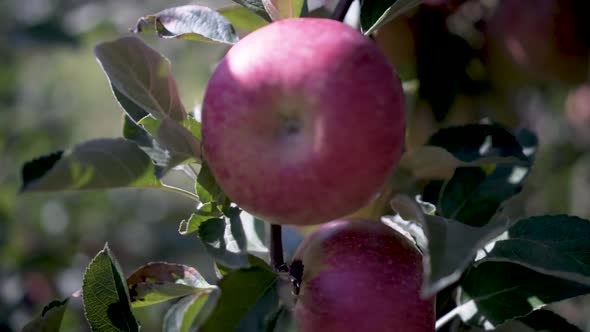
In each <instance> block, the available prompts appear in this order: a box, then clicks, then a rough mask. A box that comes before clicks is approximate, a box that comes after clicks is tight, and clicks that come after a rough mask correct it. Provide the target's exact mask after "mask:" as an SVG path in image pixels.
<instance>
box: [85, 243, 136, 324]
mask: <svg viewBox="0 0 590 332" xmlns="http://www.w3.org/2000/svg"><path fill="white" fill-rule="evenodd" d="M82 299H83V302H84V313H85V315H86V320H88V323H89V324H90V327H91V328H92V330H93V331H125V332H128V331H139V328H140V326H139V323H138V322H137V320H136V319H135V317H134V316H133V313H132V312H131V305H130V304H129V293H128V290H127V284H126V283H125V279H123V274H122V273H121V269H120V267H119V263H118V262H117V260H116V259H115V257H114V256H113V254H112V252H111V251H110V249H109V247H108V245H105V247H104V249H103V250H101V251H100V252H99V253H98V254H97V255H96V256H95V257H94V259H93V260H92V261H91V262H90V265H88V267H87V268H86V272H85V273H84V279H83V282H82Z"/></svg>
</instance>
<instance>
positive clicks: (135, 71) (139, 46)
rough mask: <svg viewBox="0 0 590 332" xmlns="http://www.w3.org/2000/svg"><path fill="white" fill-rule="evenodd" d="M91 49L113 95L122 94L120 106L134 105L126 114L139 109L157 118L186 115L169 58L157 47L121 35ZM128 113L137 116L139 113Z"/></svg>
mask: <svg viewBox="0 0 590 332" xmlns="http://www.w3.org/2000/svg"><path fill="white" fill-rule="evenodd" d="M94 53H95V55H96V58H97V59H98V61H99V64H100V65H101V67H102V69H103V70H104V72H105V74H106V75H107V78H108V79H109V81H110V83H111V87H112V88H113V92H114V93H115V96H116V97H117V96H123V97H124V98H123V102H121V100H120V99H119V98H117V99H118V100H119V102H120V103H121V106H125V105H133V109H134V110H135V111H134V112H129V111H128V114H129V113H137V110H138V109H141V110H143V111H145V112H147V113H149V114H151V115H152V116H153V117H154V118H156V119H164V118H166V117H170V118H172V119H173V120H175V121H177V122H182V121H184V120H185V119H186V117H187V116H188V115H187V113H186V111H185V109H184V106H183V105H182V103H181V101H180V97H179V95H178V88H177V86H176V80H175V79H174V77H173V76H172V69H171V67H170V61H168V59H166V58H165V57H164V56H163V55H161V54H160V53H159V52H158V51H156V50H154V49H153V48H151V47H149V46H148V45H146V44H145V43H144V42H143V41H141V40H140V39H138V38H136V37H124V38H120V39H117V40H115V41H111V42H105V43H101V44H99V45H98V46H96V48H95V49H94ZM126 111H127V109H126ZM129 115H130V116H131V118H132V119H134V120H136V117H137V115H139V114H135V116H134V114H129ZM136 121H137V120H136Z"/></svg>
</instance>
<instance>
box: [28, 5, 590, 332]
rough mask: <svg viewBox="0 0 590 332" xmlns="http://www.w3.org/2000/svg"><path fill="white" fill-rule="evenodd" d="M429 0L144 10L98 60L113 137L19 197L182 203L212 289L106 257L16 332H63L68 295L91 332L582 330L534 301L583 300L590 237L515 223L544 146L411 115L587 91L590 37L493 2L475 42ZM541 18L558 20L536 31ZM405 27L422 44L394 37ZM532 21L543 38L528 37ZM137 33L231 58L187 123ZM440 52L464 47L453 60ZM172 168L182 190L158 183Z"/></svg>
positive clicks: (185, 272)
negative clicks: (486, 99)
mask: <svg viewBox="0 0 590 332" xmlns="http://www.w3.org/2000/svg"><path fill="white" fill-rule="evenodd" d="M423 2H424V3H421V1H419V0H397V1H396V0H391V1H369V0H365V1H360V2H358V1H347V0H343V1H305V0H299V1H296V0H289V1H288V0H247V1H246V0H235V5H232V6H229V7H222V8H216V9H211V8H207V7H203V6H200V5H198V4H191V5H186V6H181V7H174V8H168V9H164V10H162V11H161V12H158V13H155V14H150V15H146V16H143V17H141V18H140V19H139V20H138V22H137V24H136V25H135V26H134V27H133V29H132V32H133V33H134V34H135V35H136V36H126V37H122V38H120V39H117V40H112V41H105V42H103V43H100V44H99V45H97V46H96V48H95V55H96V59H97V60H98V64H99V65H100V67H101V68H102V69H103V71H104V73H105V75H106V78H107V82H105V83H106V84H109V86H110V88H111V89H112V93H113V96H114V98H115V99H116V100H117V102H118V104H119V106H120V107H121V110H122V111H123V114H124V120H123V125H122V126H123V128H122V137H118V138H101V139H94V140H89V141H86V142H82V143H80V144H78V145H76V146H74V147H71V148H70V149H68V150H67V151H59V152H54V153H50V154H47V155H45V156H41V157H39V158H37V159H34V160H32V161H30V162H28V163H26V164H25V165H24V166H23V167H22V189H21V191H22V192H23V193H30V192H54V191H65V190H68V191H76V190H98V189H100V190H105V189H111V188H121V187H137V188H156V189H161V190H166V191H169V192H170V195H183V196H186V197H189V198H191V199H193V200H194V202H195V210H194V212H193V213H192V215H190V216H187V218H186V219H185V220H182V221H180V224H179V228H178V233H179V234H178V236H179V237H180V236H185V237H191V238H193V239H194V241H199V242H201V243H202V248H203V250H205V251H206V253H207V255H210V256H211V257H212V258H213V259H214V260H215V272H216V276H217V278H216V280H207V279H205V278H204V277H203V276H202V275H201V273H200V272H199V266H187V265H182V264H176V263H173V262H161V261H153V262H146V264H145V265H143V266H140V267H130V266H120V264H119V263H118V262H117V259H116V253H115V252H113V251H111V249H110V248H109V246H108V244H105V246H104V249H103V250H101V251H100V252H98V253H97V254H96V256H95V257H94V259H93V260H92V261H91V262H90V264H89V265H88V267H87V269H86V272H85V274H84V276H83V285H82V289H81V290H80V292H76V293H75V294H73V295H72V297H71V298H66V299H60V300H56V301H54V302H52V303H50V304H48V305H47V306H46V307H45V309H44V310H43V311H42V313H40V314H39V316H38V317H37V318H36V319H35V320H33V321H31V322H30V323H29V324H28V325H27V326H26V327H25V328H24V331H56V330H59V326H60V323H61V320H62V316H63V314H64V312H65V310H67V304H68V302H70V301H80V300H81V301H82V302H83V304H84V309H85V317H86V320H87V322H88V324H89V326H90V328H91V329H92V330H93V331H139V330H140V328H141V322H140V321H138V320H137V319H136V318H135V316H134V309H135V308H139V307H145V306H151V305H154V304H158V303H161V302H164V301H174V304H173V305H172V306H171V307H170V309H169V310H168V311H167V313H166V314H165V316H164V317H162V330H163V331H167V332H172V331H362V330H367V331H408V332H412V331H434V330H438V331H481V330H498V331H540V330H550V331H577V330H578V328H577V327H575V326H574V325H572V324H570V323H569V322H567V321H566V320H565V319H564V318H562V317H560V316H558V315H557V314H555V313H554V312H552V311H549V310H545V309H543V307H544V306H545V305H546V304H549V303H552V302H557V301H561V300H564V299H568V298H573V297H577V296H581V295H585V294H588V293H590V268H589V266H590V254H589V253H590V241H588V239H590V222H589V221H588V220H585V219H583V218H580V217H576V216H573V215H567V214H552V215H533V216H531V215H527V214H526V213H525V211H524V209H523V199H522V196H523V190H524V189H525V185H526V184H527V179H528V177H529V174H530V173H531V172H533V170H534V168H533V167H534V164H535V160H536V159H537V157H538V156H537V151H538V148H539V139H538V138H537V136H536V134H535V133H534V132H533V131H532V130H530V129H527V128H525V127H509V126H506V125H503V123H502V121H501V120H502V116H497V117H493V116H487V117H483V116H478V115H475V116H473V118H469V119H467V121H463V123H462V124H461V125H451V126H444V125H437V126H436V128H434V127H433V126H430V127H428V126H421V123H420V116H421V113H420V112H421V105H423V104H426V105H429V107H430V109H431V110H432V114H434V115H433V119H430V121H438V122H439V123H444V121H443V120H444V119H445V118H446V117H448V116H451V115H450V111H451V110H452V107H451V105H455V98H457V97H456V96H457V95H469V94H477V93H478V92H479V91H481V90H483V89H487V88H488V86H486V84H490V85H493V86H495V87H494V88H493V89H496V91H498V93H499V94H500V95H503V96H507V95H509V94H510V93H511V91H513V89H517V86H518V84H522V82H519V80H521V79H522V80H523V81H525V82H527V83H526V84H538V83H539V82H542V83H540V84H548V83H547V82H551V81H563V82H567V83H568V84H569V83H571V82H572V81H576V83H581V82H583V81H584V80H585V79H586V78H585V76H584V74H583V70H587V67H588V59H589V58H590V57H589V56H588V55H590V44H589V43H588V40H590V38H588V39H585V37H588V36H590V33H589V32H588V27H587V24H586V25H584V24H583V23H581V22H580V20H576V19H572V18H570V17H566V18H563V17H562V15H565V14H563V13H571V14H572V15H573V16H574V17H577V16H579V15H578V12H579V11H580V10H582V9H584V7H583V5H580V4H578V2H576V1H573V0H572V1H565V0H563V1H558V0H544V1H539V3H541V4H539V6H541V7H542V8H541V9H540V10H539V13H541V14H540V15H538V16H535V17H532V18H531V17H529V16H523V18H522V19H518V18H519V17H518V15H524V14H522V12H523V11H524V10H526V9H527V8H530V7H531V6H532V4H531V1H516V0H514V1H510V0H505V1H502V2H501V4H499V5H497V8H495V10H496V11H497V12H494V13H493V14H490V15H489V20H488V21H487V22H488V23H489V24H488V25H487V26H486V28H485V29H483V32H481V31H479V30H477V29H476V28H477V27H478V25H477V24H475V23H474V22H471V23H474V24H473V25H472V26H470V27H471V28H474V29H476V30H474V31H470V30H469V28H461V27H462V26H461V25H460V24H458V23H457V20H458V19H459V18H461V15H459V14H461V13H463V14H465V15H467V14H466V13H471V14H473V13H474V11H473V10H472V11H469V8H467V9H466V7H465V6H472V7H474V6H478V7H477V8H479V9H480V12H476V13H480V14H479V15H480V16H482V15H484V14H481V12H484V9H486V7H485V4H483V3H484V2H483V1H432V0H431V1H426V0H425V1H423ZM417 6H420V7H419V8H426V9H425V10H421V11H419V12H418V13H415V11H416V8H417ZM505 7H506V8H505ZM523 8H524V9H523ZM554 8H561V9H563V10H562V11H560V12H559V13H560V14H559V15H558V17H557V18H556V19H549V20H547V19H546V18H545V17H546V16H551V15H552V13H554V11H553V9H554ZM488 10H489V8H488ZM408 13H415V14H414V15H415V16H420V15H424V16H425V17H427V18H428V19H427V20H422V21H420V22H424V21H425V22H428V24H423V23H416V22H418V21H412V19H411V15H410V14H408ZM450 13H453V14H452V15H451V14H450ZM457 13H459V14H457ZM515 15H516V16H517V19H515V18H514V17H513V16H515ZM475 16H477V15H475ZM484 16H485V15H484ZM458 17H459V18H458ZM462 19H463V21H461V22H463V23H465V21H466V19H465V17H463V18H462ZM469 19H473V15H471V16H469V17H468V19H467V21H469ZM479 19H481V17H479V18H475V19H473V20H476V21H477V20H479ZM546 21H550V22H551V24H549V25H546V26H545V25H543V24H542V23H537V22H546ZM454 23H457V24H455V25H453V24H454ZM404 24H407V25H406V28H408V29H410V30H411V31H412V33H413V34H415V35H416V36H418V37H420V36H421V37H420V38H417V37H416V38H415V40H412V41H408V40H403V39H396V38H393V39H392V38H390V37H388V33H393V34H394V36H395V29H399V28H400V27H403V26H404ZM536 25H541V26H542V29H544V30H543V31H546V34H547V35H549V36H551V38H548V39H547V41H548V42H547V43H543V41H542V40H537V39H535V38H534V37H531V36H530V35H534V34H535V33H536V30H535V26H536ZM453 29H455V30H453ZM568 29H569V30H568ZM449 30H452V31H451V32H452V33H449ZM563 31H570V32H571V35H568V36H569V37H571V38H565V39H560V38H559V37H560V35H559V33H563ZM478 33H480V34H478ZM142 34H156V35H157V36H158V37H160V38H166V39H177V40H178V42H179V43H190V42H194V41H196V42H210V43H222V44H227V45H229V46H230V47H229V51H228V52H227V54H226V55H225V57H224V58H223V59H222V61H221V62H220V63H218V64H216V66H215V70H214V72H213V74H212V75H211V78H210V80H209V83H208V86H207V91H206V93H205V97H204V99H203V101H202V104H201V107H200V108H199V109H198V110H197V111H195V112H194V113H193V112H189V111H187V108H186V107H185V106H184V105H183V104H182V102H181V100H180V98H179V94H178V86H177V83H176V81H175V78H174V76H173V74H172V64H171V62H170V61H169V60H168V59H167V58H165V57H164V56H163V55H162V54H160V53H159V52H158V51H156V50H155V49H153V48H151V47H150V46H148V45H147V44H146V43H145V42H144V41H143V40H142V39H141V36H142ZM474 35H477V36H480V37H481V38H484V39H483V40H485V41H489V43H488V44H486V45H487V46H486V48H485V50H487V51H488V53H486V55H485V56H483V58H486V59H487V61H488V62H486V63H485V64H482V63H478V62H474V60H473V59H474V58H476V55H475V53H474V52H471V51H470V50H472V46H473V45H470V44H469V43H468V42H472V43H477V42H478V38H476V37H473V36H474ZM505 35H509V38H503V37H502V36H505ZM457 36H463V37H465V38H463V39H461V40H458V39H457V38H458V37H457ZM479 42H481V40H479ZM449 45H452V46H453V47H455V46H457V45H461V46H460V47H463V48H464V49H465V50H467V51H466V52H464V53H462V55H463V57H455V56H452V55H449V53H447V51H446V50H445V48H446V47H447V46H448V47H451V46H449ZM410 50H411V51H414V52H415V54H414V55H413V56H412V58H413V59H415V60H416V64H415V66H413V67H411V66H407V64H408V63H407V62H405V59H406V58H405V57H404V54H406V55H407V53H408V52H409V51H410ZM561 54H565V55H566V59H565V60H564V59H557V60H556V58H558V57H559V55H561ZM477 57H479V55H477ZM573 60H575V61H573ZM555 62H559V63H560V65H553V63H555ZM508 63H509V64H510V66H513V67H510V66H508V65H507V64H508ZM478 65H480V66H485V68H488V67H489V68H494V67H498V68H502V69H506V68H514V69H513V70H514V71H515V72H516V71H517V70H519V71H522V72H523V73H527V75H525V74H522V75H519V79H518V80H514V81H513V82H512V81H511V82H510V84H509V86H505V85H502V84H501V83H499V81H497V80H496V81H495V80H494V76H493V75H492V74H486V75H488V76H489V79H486V80H484V79H481V75H480V74H478V70H479V71H481V70H480V69H481V68H479V67H478ZM408 68H415V69H408ZM457 68H462V69H465V68H466V69H465V70H462V71H461V70H460V71H459V72H460V73H461V74H457V75H455V71H454V70H455V69H457ZM572 68H573V69H572ZM541 69H543V70H541ZM568 74H569V75H568ZM478 75H479V76H478ZM580 76H582V78H580ZM586 76H587V75H586ZM484 81H485V82H484ZM531 82H534V83H531ZM580 91H584V90H580ZM578 94H582V92H578ZM586 97H587V96H586ZM579 104H581V105H582V106H579V107H581V108H583V107H584V105H585V104H584V103H583V102H579ZM586 104H587V103H586ZM572 107H574V106H572ZM571 112H572V114H574V115H575V113H573V112H574V111H571ZM474 113H475V112H474ZM574 115H572V116H574ZM581 128H582V129H580V131H583V130H584V128H586V129H587V128H588V126H584V125H583V124H582V125H581ZM535 165H536V164H535ZM178 171H182V172H186V173H187V174H189V175H190V176H191V178H192V179H193V181H194V184H192V186H193V187H194V190H193V191H187V190H184V189H181V188H177V187H174V186H172V185H170V184H167V183H165V182H164V178H163V177H164V175H166V174H168V173H169V172H178ZM133 268H135V271H134V272H132V273H129V271H130V270H132V269H133ZM124 271H126V272H124Z"/></svg>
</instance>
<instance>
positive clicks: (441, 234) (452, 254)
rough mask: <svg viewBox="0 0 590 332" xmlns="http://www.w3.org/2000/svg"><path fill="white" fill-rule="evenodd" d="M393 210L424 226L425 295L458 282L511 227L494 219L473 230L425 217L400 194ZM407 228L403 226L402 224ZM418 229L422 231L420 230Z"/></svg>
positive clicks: (472, 228)
mask: <svg viewBox="0 0 590 332" xmlns="http://www.w3.org/2000/svg"><path fill="white" fill-rule="evenodd" d="M391 205H392V207H393V209H394V210H395V211H396V212H398V213H399V214H400V217H401V218H402V219H403V220H410V221H415V222H417V223H419V224H420V225H421V226H422V230H423V232H424V235H425V236H424V235H422V236H420V237H419V238H421V239H425V240H423V242H426V247H424V243H423V242H422V243H420V242H418V243H420V244H421V249H422V251H423V253H424V272H425V281H424V285H423V289H422V292H423V293H424V294H425V295H426V296H432V295H434V294H436V293H437V292H439V291H440V290H442V289H443V288H445V287H447V286H449V285H451V284H452V283H454V282H456V281H457V280H459V278H460V277H461V274H462V273H463V271H465V269H466V268H467V267H468V266H469V265H470V264H471V263H472V261H473V260H474V258H475V254H476V252H477V250H478V249H480V248H482V247H484V246H485V245H486V243H488V242H489V241H491V240H492V239H494V238H496V237H497V236H498V235H500V234H501V233H502V232H504V231H505V230H506V229H508V227H509V226H510V223H509V221H507V220H504V219H498V220H495V221H493V222H491V223H489V224H487V225H485V226H483V227H473V226H469V225H466V224H463V223H460V222H458V221H456V220H452V219H446V218H442V217H439V216H435V215H429V214H425V213H424V212H423V211H422V208H421V207H420V206H419V205H418V203H416V201H414V200H413V199H411V198H410V197H407V196H404V195H397V196H396V197H394V198H393V199H392V201H391ZM401 226H402V227H404V225H401ZM418 230H419V229H418Z"/></svg>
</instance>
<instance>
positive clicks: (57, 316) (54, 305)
mask: <svg viewBox="0 0 590 332" xmlns="http://www.w3.org/2000/svg"><path fill="white" fill-rule="evenodd" d="M68 300H69V299H65V300H63V301H52V302H51V303H49V304H48V305H47V306H45V308H43V312H42V313H41V316H40V317H37V318H35V319H34V320H32V321H30V322H29V323H27V325H25V327H23V329H22V331H21V332H54V331H59V329H60V326H61V321H62V319H63V316H64V312H65V311H66V308H67V305H68Z"/></svg>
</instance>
